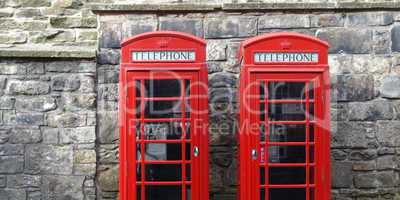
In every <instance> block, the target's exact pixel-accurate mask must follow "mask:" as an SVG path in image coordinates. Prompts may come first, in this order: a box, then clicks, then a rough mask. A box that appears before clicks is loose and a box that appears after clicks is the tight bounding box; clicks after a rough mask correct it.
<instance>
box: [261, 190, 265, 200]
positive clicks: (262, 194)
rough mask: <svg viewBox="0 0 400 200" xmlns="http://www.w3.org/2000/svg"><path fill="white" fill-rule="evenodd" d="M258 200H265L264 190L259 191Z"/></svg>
mask: <svg viewBox="0 0 400 200" xmlns="http://www.w3.org/2000/svg"><path fill="white" fill-rule="evenodd" d="M260 200H265V189H264V188H261V189H260Z"/></svg>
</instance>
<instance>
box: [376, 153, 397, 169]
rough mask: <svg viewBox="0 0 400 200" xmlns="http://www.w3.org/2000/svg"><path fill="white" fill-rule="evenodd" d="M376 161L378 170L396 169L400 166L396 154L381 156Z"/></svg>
mask: <svg viewBox="0 0 400 200" xmlns="http://www.w3.org/2000/svg"><path fill="white" fill-rule="evenodd" d="M376 163H377V168H378V170H394V169H397V168H398V167H399V161H398V159H397V157H396V156H394V155H386V156H380V157H378V159H377V160H376Z"/></svg>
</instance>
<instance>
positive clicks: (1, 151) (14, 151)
mask: <svg viewBox="0 0 400 200" xmlns="http://www.w3.org/2000/svg"><path fill="white" fill-rule="evenodd" d="M23 154H24V145H22V144H1V145H0V156H10V155H23Z"/></svg>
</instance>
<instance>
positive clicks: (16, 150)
mask: <svg viewBox="0 0 400 200" xmlns="http://www.w3.org/2000/svg"><path fill="white" fill-rule="evenodd" d="M116 2H117V1H116ZM148 2H149V1H146V3H148ZM150 2H151V3H157V2H162V3H170V4H167V6H166V7H164V8H165V10H162V9H156V7H154V6H153V7H152V6H149V5H145V6H143V5H135V6H131V7H129V6H127V5H123V6H118V5H117V4H113V2H112V1H111V0H110V1H108V0H52V1H50V0H5V1H1V2H0V94H1V95H0V96H1V97H0V200H3V199H4V200H25V199H30V200H39V199H43V200H48V199H72V200H81V199H104V200H106V199H108V200H112V199H117V195H118V140H119V138H118V120H117V119H118V115H117V113H118V110H117V109H118V107H117V105H118V84H117V83H118V81H119V80H118V71H119V60H120V53H119V51H120V46H119V43H120V41H121V40H122V39H124V38H127V37H131V36H134V35H136V34H139V33H143V32H148V31H155V30H174V31H182V32H187V33H191V34H193V35H196V36H198V37H202V38H205V39H206V40H207V42H208V47H207V52H208V53H207V64H208V71H209V88H210V90H209V96H210V125H211V126H210V138H209V141H210V179H211V184H210V190H211V197H212V199H218V200H220V199H227V200H229V199H235V197H236V184H237V182H236V170H237V169H236V166H237V160H236V153H237V141H236V136H235V133H236V132H235V125H236V118H235V116H236V113H237V102H236V92H237V82H238V78H239V77H238V76H239V74H238V73H239V65H238V64H237V62H236V58H235V57H236V52H237V48H238V46H239V44H240V42H241V41H243V40H245V39H247V38H250V37H253V36H256V35H260V34H264V33H269V32H279V31H294V32H299V33H304V34H307V35H312V36H316V37H319V38H321V39H322V40H325V41H327V42H329V43H330V44H331V49H330V55H329V62H330V66H331V81H332V100H331V101H332V111H331V114H332V144H331V147H332V153H331V156H332V169H333V171H332V178H333V180H332V187H333V190H332V196H333V199H337V200H350V199H355V200H361V199H362V200H368V199H396V200H398V199H400V178H399V175H400V174H399V172H400V171H399V168H400V90H399V88H400V11H398V10H400V5H397V4H396V3H394V4H393V6H392V7H390V8H388V7H387V6H386V7H385V6H383V7H379V6H378V7H375V8H373V9H371V8H370V7H369V6H366V5H367V4H358V3H353V4H351V5H352V6H353V7H350V8H340V6H339V7H338V8H335V6H336V5H338V4H337V3H338V2H339V1H322V0H321V1H317V0H313V1H312V2H319V3H322V4H319V5H327V6H331V9H315V8H314V9H307V6H309V5H310V4H307V3H302V4H297V7H296V6H295V9H289V10H287V9H286V10H285V4H279V6H282V8H283V9H281V10H279V9H273V10H271V9H267V10H263V9H249V8H247V9H246V5H247V6H251V5H257V4H254V3H252V2H253V1H251V2H250V1H249V2H248V3H246V4H237V5H238V6H239V9H238V8H235V5H236V4H229V5H228V6H231V8H235V9H221V7H218V6H217V7H215V5H216V4H213V5H212V6H210V5H211V4H207V5H205V7H204V8H203V7H201V9H200V10H197V11H196V8H200V7H199V5H197V6H194V5H190V4H186V3H188V2H187V1H183V2H175V3H171V1H161V0H157V1H150ZM191 2H196V1H191ZM199 2H200V1H197V3H199ZM210 2H214V3H217V5H220V4H221V3H231V2H228V1H227V2H223V1H208V3H210ZM265 2H267V4H262V5H263V6H268V5H269V6H273V4H271V5H270V4H268V2H271V1H265ZM265 2H264V3H265ZM274 2H283V1H274ZM285 2H287V1H285ZM303 2H305V1H303ZM342 2H349V1H340V2H339V3H342ZM363 2H364V1H363ZM365 2H366V1H365ZM374 2H375V3H376V2H377V1H374ZM382 2H383V1H382ZM384 2H395V1H384ZM91 3H105V4H102V5H103V7H100V8H99V7H95V10H96V14H97V16H96V14H93V13H92V12H91V9H92V8H93V7H91V6H89V4H91ZM118 3H121V1H118ZM125 3H126V2H125ZM128 3H129V5H132V3H133V2H128ZM134 3H141V1H135V2H134ZM179 3H184V4H179ZM201 3H205V2H204V1H202V2H201ZM237 3H244V2H242V1H237ZM177 5H183V7H181V8H180V9H175V8H176V7H177ZM293 5H296V4H293ZM368 5H370V4H368ZM387 5H392V4H387ZM395 5H397V6H395ZM140 6H142V7H140ZM207 6H210V7H207ZM357 6H358V7H359V8H357V9H354V8H355V7H357ZM362 7H365V8H364V9H362ZM121 8H124V9H127V8H129V9H127V10H124V11H125V12H121V11H120V9H121ZM208 8H212V9H208ZM253 8H254V7H253ZM286 8H287V7H286ZM107 9H115V11H113V12H105V10H107ZM140 9H143V10H142V11H141V10H140ZM145 9H147V10H146V11H144V10H145ZM174 9H175V10H174ZM241 9H242V10H241ZM121 13H123V14H121ZM71 47H72V48H71ZM78 47H79V49H83V51H82V52H81V51H76V52H74V53H71V52H70V51H69V50H70V49H78ZM14 49H18V51H14ZM21 49H22V50H21ZM43 49H45V51H44V50H43ZM67 50H68V51H67ZM94 50H97V55H95V54H93V55H92V54H91V53H90V51H92V52H94ZM88 52H89V53H88ZM38 57H41V58H38ZM95 58H96V59H95ZM221 94H224V95H223V96H222V98H221ZM217 97H218V98H217ZM221 122H226V123H228V124H231V126H229V127H220V126H219V124H221Z"/></svg>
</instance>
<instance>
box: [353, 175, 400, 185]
mask: <svg viewBox="0 0 400 200" xmlns="http://www.w3.org/2000/svg"><path fill="white" fill-rule="evenodd" d="M398 180H399V175H398V173H395V172H393V171H384V172H373V173H368V174H357V175H355V177H354V185H355V187H356V188H363V189H367V188H377V187H394V186H395V185H397V184H398Z"/></svg>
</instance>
